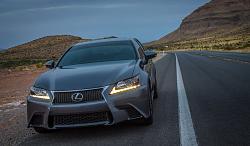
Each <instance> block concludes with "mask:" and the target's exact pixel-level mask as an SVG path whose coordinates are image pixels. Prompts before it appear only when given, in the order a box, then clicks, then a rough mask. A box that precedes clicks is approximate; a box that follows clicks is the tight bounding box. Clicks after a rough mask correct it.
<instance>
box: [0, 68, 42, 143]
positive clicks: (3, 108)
mask: <svg viewBox="0 0 250 146" xmlns="http://www.w3.org/2000/svg"><path fill="white" fill-rule="evenodd" d="M44 71H45V69H44V68H41V69H36V70H25V71H16V70H15V71H12V70H1V71H0V99H1V100H0V133H1V137H0V145H2V146H5V145H18V144H19V143H20V142H22V140H23V139H25V137H28V136H31V135H34V134H36V133H35V132H34V131H33V130H32V129H30V128H29V129H28V128H26V127H27V126H26V101H25V98H26V95H27V94H28V92H29V88H30V86H31V85H32V83H33V81H34V79H35V78H36V77H37V76H38V75H39V74H41V73H42V72H44Z"/></svg>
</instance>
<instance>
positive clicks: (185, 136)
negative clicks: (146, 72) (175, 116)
mask: <svg viewBox="0 0 250 146" xmlns="http://www.w3.org/2000/svg"><path fill="white" fill-rule="evenodd" d="M175 59H176V76H177V91H178V108H179V131H180V143H181V146H198V143H197V141H196V136H195V131H194V127H193V122H192V117H191V114H190V110H189V105H188V100H187V94H186V91H185V87H184V83H183V80H182V74H181V69H180V65H179V61H178V57H177V55H176V54H175Z"/></svg>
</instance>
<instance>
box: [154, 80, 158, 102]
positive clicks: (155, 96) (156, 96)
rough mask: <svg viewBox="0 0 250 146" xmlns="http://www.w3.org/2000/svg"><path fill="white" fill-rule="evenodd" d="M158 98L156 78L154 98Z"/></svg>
mask: <svg viewBox="0 0 250 146" xmlns="http://www.w3.org/2000/svg"><path fill="white" fill-rule="evenodd" d="M157 98H158V93H157V81H156V79H155V86H154V99H157Z"/></svg>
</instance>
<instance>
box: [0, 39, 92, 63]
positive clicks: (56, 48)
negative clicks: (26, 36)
mask: <svg viewBox="0 0 250 146" xmlns="http://www.w3.org/2000/svg"><path fill="white" fill-rule="evenodd" d="M88 40H89V39H82V38H80V37H76V36H71V35H55V36H47V37H43V38H39V39H36V40H33V41H30V42H28V43H25V44H22V45H18V46H16V47H12V48H9V49H7V50H4V51H2V52H0V68H3V67H10V66H18V65H25V64H32V63H37V62H41V61H42V62H44V61H46V60H49V59H58V58H59V56H61V55H62V53H63V52H65V50H66V49H68V48H69V47H70V46H71V45H73V44H75V43H78V42H84V41H88Z"/></svg>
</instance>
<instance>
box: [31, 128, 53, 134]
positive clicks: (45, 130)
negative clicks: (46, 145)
mask: <svg viewBox="0 0 250 146" xmlns="http://www.w3.org/2000/svg"><path fill="white" fill-rule="evenodd" d="M34 130H35V131H36V132H37V133H49V132H50V130H49V129H46V128H42V127H34Z"/></svg>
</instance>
